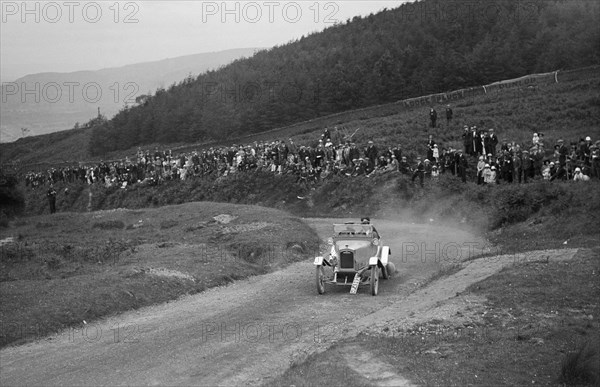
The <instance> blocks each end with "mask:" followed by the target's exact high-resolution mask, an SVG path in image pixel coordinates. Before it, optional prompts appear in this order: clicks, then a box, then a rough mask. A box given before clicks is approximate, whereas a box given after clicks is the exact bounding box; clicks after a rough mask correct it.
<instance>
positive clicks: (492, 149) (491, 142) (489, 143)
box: [485, 129, 498, 156]
mask: <svg viewBox="0 0 600 387" xmlns="http://www.w3.org/2000/svg"><path fill="white" fill-rule="evenodd" d="M496 146H498V136H496V133H494V129H490V130H489V131H488V135H487V136H486V137H485V153H486V154H487V153H491V154H492V156H496Z"/></svg>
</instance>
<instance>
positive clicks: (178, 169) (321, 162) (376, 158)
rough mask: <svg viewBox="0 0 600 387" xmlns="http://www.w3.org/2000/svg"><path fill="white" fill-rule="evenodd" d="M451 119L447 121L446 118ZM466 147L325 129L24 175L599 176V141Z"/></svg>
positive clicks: (488, 141)
mask: <svg viewBox="0 0 600 387" xmlns="http://www.w3.org/2000/svg"><path fill="white" fill-rule="evenodd" d="M449 120H450V118H449V119H448V121H449ZM462 141H463V148H462V149H453V148H451V147H448V148H446V147H441V146H439V145H438V144H437V143H436V142H435V140H434V139H433V136H432V135H430V136H429V139H428V141H427V144H426V145H427V147H426V149H427V153H426V154H425V155H423V157H417V158H416V160H414V159H411V161H410V162H409V160H408V159H407V156H406V155H403V150H402V149H401V147H400V145H397V146H388V147H387V148H384V149H380V148H378V147H377V146H376V145H375V144H374V143H373V141H368V143H367V144H361V145H362V146H361V147H359V145H357V144H356V143H354V142H352V141H341V142H338V143H337V145H336V144H334V143H333V141H332V140H331V135H330V133H329V130H328V129H325V131H324V133H323V134H322V136H321V137H320V139H319V140H318V144H317V145H316V146H306V145H297V144H295V143H294V141H293V140H292V139H289V140H288V141H287V142H286V141H282V140H277V141H273V142H255V143H253V144H247V145H232V146H230V147H211V148H209V149H205V150H203V151H200V152H198V151H194V152H191V153H179V154H173V153H172V152H171V151H170V150H168V151H162V150H159V149H158V148H155V149H154V152H151V151H149V150H146V151H142V149H141V148H139V149H138V152H137V155H136V157H135V160H131V159H129V158H125V159H124V160H119V161H110V162H104V161H101V162H100V163H97V164H94V165H87V166H86V165H78V166H66V167H61V168H52V169H50V170H47V171H45V172H39V171H38V172H33V171H32V172H29V173H27V174H26V176H25V184H26V185H27V186H30V187H33V188H35V187H37V186H40V185H45V184H52V183H56V182H59V181H63V182H69V183H73V182H76V181H80V182H82V183H86V184H89V185H92V184H103V185H105V186H106V187H111V186H120V187H121V188H126V187H127V186H131V185H133V184H149V185H156V184H164V183H165V182H168V181H172V180H186V179H190V178H194V177H198V176H207V175H212V176H217V177H220V176H228V175H231V174H236V173H247V172H249V171H267V172H270V173H273V174H275V175H281V174H294V175H295V176H296V177H297V181H298V183H299V184H300V185H301V186H303V187H304V188H309V187H311V186H312V185H313V184H314V183H316V182H318V181H320V180H322V179H326V178H327V177H328V176H331V175H345V176H367V177H369V176H373V175H377V174H386V173H400V174H404V175H407V176H409V177H412V181H415V180H416V179H418V180H419V183H420V184H421V185H423V182H424V180H425V179H428V178H433V179H435V178H437V177H438V176H439V175H440V174H443V173H450V174H452V175H456V176H458V177H459V178H460V179H461V180H462V181H464V182H466V181H467V178H468V177H469V179H474V180H475V181H476V182H477V183H478V184H498V183H500V182H504V183H513V182H519V183H526V182H527V181H529V180H531V179H535V178H539V179H547V180H557V179H558V180H567V179H569V180H589V179H590V178H593V179H599V178H600V157H599V156H600V155H599V151H600V141H596V143H592V141H591V138H590V137H587V138H585V139H580V140H579V141H578V142H576V143H571V144H570V147H568V146H567V145H565V144H564V141H563V140H559V141H558V142H557V144H556V145H555V146H554V148H553V150H554V152H553V155H552V156H551V157H547V151H546V146H545V142H544V138H543V135H542V134H541V133H535V134H534V135H533V138H532V140H531V143H528V144H516V143H514V142H510V143H509V142H506V141H505V142H502V143H499V141H498V137H497V135H496V133H495V131H494V129H487V130H483V129H480V128H477V127H476V126H471V127H469V126H467V125H465V126H464V132H463V134H462Z"/></svg>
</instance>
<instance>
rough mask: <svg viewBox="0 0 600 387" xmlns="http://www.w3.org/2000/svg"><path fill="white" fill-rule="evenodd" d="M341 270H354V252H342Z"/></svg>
mask: <svg viewBox="0 0 600 387" xmlns="http://www.w3.org/2000/svg"><path fill="white" fill-rule="evenodd" d="M340 268H342V269H354V253H353V252H352V251H342V252H341V253H340Z"/></svg>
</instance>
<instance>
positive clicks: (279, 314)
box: [0, 219, 486, 385]
mask: <svg viewBox="0 0 600 387" xmlns="http://www.w3.org/2000/svg"><path fill="white" fill-rule="evenodd" d="M306 221H307V222H308V223H309V224H310V225H311V226H313V227H314V228H315V229H316V230H317V231H318V232H319V235H321V236H322V237H323V238H326V237H327V236H329V233H330V231H331V223H332V221H333V220H330V219H307V220H306ZM337 221H340V220H339V219H338V220H337ZM376 224H377V228H378V230H379V231H380V233H381V235H382V237H383V241H384V243H385V244H388V245H390V247H391V250H392V261H393V262H394V263H395V265H396V268H397V269H398V270H399V275H396V276H394V277H393V278H392V279H390V280H388V281H381V282H380V288H379V295H378V296H377V297H372V296H371V295H369V293H368V290H367V289H366V288H361V289H360V290H359V294H357V295H350V294H349V293H348V291H349V288H345V287H337V288H331V287H328V288H327V293H326V294H325V295H321V296H319V295H317V291H316V285H315V280H314V267H313V265H312V261H306V262H300V263H297V264H294V265H292V266H290V267H288V268H286V269H285V270H282V271H279V272H275V273H271V274H268V275H264V276H259V277H254V278H251V279H248V280H243V281H237V282H236V283H234V284H232V285H230V286H227V287H222V288H214V289H211V290H209V291H206V292H204V293H201V294H198V295H194V296H189V297H185V298H183V299H180V300H178V301H176V302H171V303H167V304H163V305H158V306H154V307H150V308H145V309H142V310H139V311H132V312H128V313H125V314H122V315H119V316H116V317H113V318H109V319H106V320H102V321H98V322H94V323H88V324H82V326H81V327H79V328H77V329H70V330H68V331H65V332H63V333H61V334H59V335H56V336H53V337H49V338H43V339H41V340H39V341H38V342H35V343H31V344H28V345H23V346H19V347H14V348H6V349H4V350H2V351H1V352H0V367H1V369H0V384H1V385H24V384H27V385H59V384H60V385H82V384H85V385H123V384H128V385H165V384H168V385H241V384H249V385H256V384H261V383H263V382H265V381H267V380H269V378H270V377H272V376H274V375H277V374H279V373H282V372H283V371H285V369H286V368H287V367H289V365H290V364H291V363H293V362H297V361H302V360H303V359H304V358H305V357H306V356H307V355H308V354H310V353H312V352H315V351H321V350H324V349H326V348H327V347H328V346H329V345H331V344H332V341H333V340H334V339H335V338H339V337H343V336H344V335H345V334H344V332H345V331H347V332H348V333H349V334H355V331H356V330H355V329H351V328H350V327H351V326H352V325H355V324H353V322H355V321H357V320H359V319H360V318H362V317H364V316H367V315H369V314H372V313H374V312H377V311H379V310H381V309H383V308H384V307H387V306H390V305H392V304H394V303H395V302H397V301H399V300H401V299H403V298H405V297H406V296H407V295H408V294H410V293H411V292H412V291H413V290H414V289H415V288H416V287H418V286H419V285H420V284H421V283H422V282H423V281H425V280H426V279H427V278H428V277H429V276H431V275H432V274H434V273H435V272H437V271H438V270H439V269H440V268H441V267H443V266H445V265H449V264H452V263H455V262H456V261H458V260H464V259H466V258H468V257H469V256H472V255H473V254H478V253H480V251H481V249H482V248H484V249H485V246H486V245H485V242H484V241H483V240H481V239H480V238H477V237H474V236H473V235H471V234H469V233H467V232H463V231H460V230H458V229H456V228H445V227H436V226H434V225H418V224H406V223H394V222H390V221H377V222H376Z"/></svg>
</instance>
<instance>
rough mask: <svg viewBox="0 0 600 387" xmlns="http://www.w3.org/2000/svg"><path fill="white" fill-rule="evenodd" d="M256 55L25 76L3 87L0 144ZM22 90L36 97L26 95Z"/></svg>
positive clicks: (113, 109)
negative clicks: (24, 131) (24, 129)
mask: <svg viewBox="0 0 600 387" xmlns="http://www.w3.org/2000/svg"><path fill="white" fill-rule="evenodd" d="M256 50H258V49H256V48H242V49H234V50H226V51H220V52H211V53H202V54H194V55H186V56H181V57H176V58H168V59H163V60H159V61H153V62H144V63H136V64H131V65H127V66H122V67H114V68H106V69H101V70H94V71H77V72H71V73H38V74H30V75H27V76H24V77H21V78H19V79H17V80H15V81H13V82H4V83H3V85H2V96H3V100H2V126H1V129H2V138H1V139H0V140H1V141H2V142H7V141H13V140H14V139H16V138H19V137H21V136H22V134H23V133H22V132H21V128H27V129H29V131H28V132H27V133H26V134H27V135H29V136H31V135H40V134H46V133H51V132H55V131H59V130H65V129H68V128H72V127H73V126H74V125H75V124H76V123H79V124H80V125H81V124H83V123H85V122H87V121H88V120H90V118H93V117H96V115H97V114H98V108H100V111H101V113H102V114H103V115H104V116H106V117H109V118H110V117H112V116H113V115H115V113H117V112H118V111H119V110H120V109H121V108H123V106H124V105H134V104H135V101H136V98H137V97H139V96H140V95H148V94H152V93H154V92H155V91H156V90H157V89H158V88H165V87H169V86H170V85H172V84H174V83H176V82H179V81H180V80H182V79H184V78H186V77H188V76H190V75H192V76H195V75H198V74H200V73H203V72H205V71H207V70H211V69H217V68H219V67H220V66H223V65H226V64H228V63H230V62H232V61H233V60H235V59H239V58H241V57H249V56H252V55H253V54H254V52H255V51H256ZM56 85H58V86H56ZM69 85H71V86H72V89H70V87H71V86H69ZM36 87H37V89H36ZM24 90H38V91H39V92H38V93H28V94H25V93H24ZM57 91H58V94H57ZM97 91H100V93H99V94H100V95H98V94H97V93H96V92H97ZM36 98H37V101H36Z"/></svg>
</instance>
